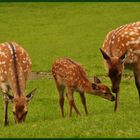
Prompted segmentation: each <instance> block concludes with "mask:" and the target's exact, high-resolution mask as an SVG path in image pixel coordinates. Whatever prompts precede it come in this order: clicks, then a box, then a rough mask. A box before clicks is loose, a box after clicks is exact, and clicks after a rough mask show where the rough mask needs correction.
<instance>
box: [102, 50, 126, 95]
mask: <svg viewBox="0 0 140 140" xmlns="http://www.w3.org/2000/svg"><path fill="white" fill-rule="evenodd" d="M100 51H101V53H102V55H103V58H104V59H105V60H106V63H107V68H108V76H109V78H110V79H111V82H112V91H113V92H114V93H118V92H119V90H120V87H119V85H120V81H121V78H122V73H123V69H124V63H125V61H126V60H127V52H126V53H124V54H123V55H122V56H120V57H110V56H108V55H107V54H106V53H105V52H104V51H103V50H102V49H100Z"/></svg>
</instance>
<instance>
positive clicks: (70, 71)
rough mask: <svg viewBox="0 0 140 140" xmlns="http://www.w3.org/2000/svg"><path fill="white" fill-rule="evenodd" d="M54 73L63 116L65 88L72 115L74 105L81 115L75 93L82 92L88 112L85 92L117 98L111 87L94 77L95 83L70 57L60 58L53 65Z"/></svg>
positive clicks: (82, 98)
mask: <svg viewBox="0 0 140 140" xmlns="http://www.w3.org/2000/svg"><path fill="white" fill-rule="evenodd" d="M52 74H53V77H54V79H55V83H56V87H57V90H58V92H59V103H60V108H61V114H62V117H64V109H63V105H64V89H65V88H66V92H67V94H66V95H67V98H68V101H69V116H70V117H71V116H72V107H73V108H74V109H75V111H76V113H77V114H78V115H80V112H79V110H78V108H77V107H76V105H75V102H74V97H73V93H74V91H77V92H79V93H80V97H81V101H82V103H83V106H84V109H85V113H86V114H88V110H87V106H86V99H85V95H84V92H87V93H89V94H91V95H96V96H100V97H102V98H105V99H108V100H111V101H114V100H115V98H114V96H113V95H112V94H111V92H110V89H109V88H108V87H107V86H105V85H103V84H102V83H101V81H100V80H99V79H98V78H97V77H94V81H95V83H92V82H91V81H90V80H89V79H88V78H87V75H86V73H85V70H84V69H83V67H82V66H81V65H80V64H78V63H76V62H74V61H73V60H71V59H69V58H60V59H58V60H56V61H55V62H54V64H53V65H52Z"/></svg>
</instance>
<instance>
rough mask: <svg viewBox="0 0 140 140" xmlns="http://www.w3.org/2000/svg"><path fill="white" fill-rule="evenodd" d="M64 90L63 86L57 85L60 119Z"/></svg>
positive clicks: (62, 113) (62, 111)
mask: <svg viewBox="0 0 140 140" xmlns="http://www.w3.org/2000/svg"><path fill="white" fill-rule="evenodd" d="M64 89H65V87H64V86H59V85H57V90H58V93H59V105H60V109H61V115H62V117H64Z"/></svg>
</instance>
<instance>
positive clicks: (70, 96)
mask: <svg viewBox="0 0 140 140" xmlns="http://www.w3.org/2000/svg"><path fill="white" fill-rule="evenodd" d="M67 98H68V101H69V108H70V109H69V117H71V116H72V107H73V108H74V109H75V112H76V113H77V114H78V115H79V116H80V115H81V114H80V112H79V110H78V108H77V107H76V105H75V102H74V97H73V90H71V89H68V91H67Z"/></svg>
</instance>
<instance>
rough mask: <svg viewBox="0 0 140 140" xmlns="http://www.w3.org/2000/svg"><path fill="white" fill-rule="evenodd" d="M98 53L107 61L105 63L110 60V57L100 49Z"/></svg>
mask: <svg viewBox="0 0 140 140" xmlns="http://www.w3.org/2000/svg"><path fill="white" fill-rule="evenodd" d="M100 51H101V53H102V55H103V57H104V59H105V60H107V61H108V60H110V57H109V56H108V55H107V54H106V53H105V52H104V51H103V50H102V49H101V48H100Z"/></svg>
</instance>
